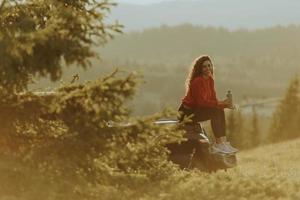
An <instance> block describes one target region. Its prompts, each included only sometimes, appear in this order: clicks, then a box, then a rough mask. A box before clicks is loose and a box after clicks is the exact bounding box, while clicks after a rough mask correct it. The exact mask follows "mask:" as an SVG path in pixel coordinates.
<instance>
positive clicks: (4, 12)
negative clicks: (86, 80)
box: [0, 0, 121, 90]
mask: <svg viewBox="0 0 300 200" xmlns="http://www.w3.org/2000/svg"><path fill="white" fill-rule="evenodd" d="M113 5H115V4H114V3H111V2H110V1H108V0H104V1H100V2H99V1H95V0H76V1H73V0H59V1H58V0H26V1H6V0H4V1H3V4H2V7H1V10H0V57H1V62H0V69H1V75H0V76H1V78H0V81H1V82H0V84H1V85H2V86H4V87H10V88H12V89H15V90H16V89H17V90H22V89H24V88H26V87H27V84H28V83H29V82H30V80H31V75H34V76H35V75H40V76H43V77H45V76H47V75H50V78H51V80H58V79H59V78H60V77H61V75H62V63H65V64H66V65H70V64H73V63H75V64H78V65H80V66H82V67H84V68H86V67H87V66H88V64H89V58H91V57H95V55H96V54H95V52H94V51H93V50H92V48H91V46H92V45H94V44H97V43H98V44H104V43H105V42H106V41H107V40H108V39H109V38H111V37H112V36H113V34H114V33H116V32H120V31H121V30H120V27H121V26H120V25H118V24H115V25H107V24H106V23H104V19H105V17H106V14H107V12H109V11H110V7H111V6H113Z"/></svg>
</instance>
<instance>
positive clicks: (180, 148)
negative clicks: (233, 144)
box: [155, 119, 237, 172]
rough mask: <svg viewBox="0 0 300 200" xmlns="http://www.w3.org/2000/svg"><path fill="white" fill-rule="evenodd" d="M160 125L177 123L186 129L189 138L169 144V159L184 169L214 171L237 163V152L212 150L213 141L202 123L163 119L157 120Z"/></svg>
mask: <svg viewBox="0 0 300 200" xmlns="http://www.w3.org/2000/svg"><path fill="white" fill-rule="evenodd" d="M155 124H158V125H175V126H178V127H180V128H183V129H184V132H185V134H184V137H185V138H186V139H187V140H186V141H183V142H181V143H171V144H168V145H167V148H168V149H169V150H170V156H169V159H170V160H171V161H172V162H174V163H176V164H178V165H179V166H180V168H182V169H199V170H202V171H207V172H213V171H216V170H219V169H225V170H226V169H228V168H232V167H235V166H236V165H237V158H236V154H235V153H232V154H223V153H215V152H213V151H212V144H213V141H211V139H210V138H209V137H208V135H207V133H206V131H205V130H204V128H203V127H202V125H201V123H190V124H186V125H183V126H182V125H180V126H179V123H178V121H177V120H170V119H162V120H158V121H156V122H155Z"/></svg>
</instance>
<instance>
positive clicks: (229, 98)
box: [226, 90, 234, 109]
mask: <svg viewBox="0 0 300 200" xmlns="http://www.w3.org/2000/svg"><path fill="white" fill-rule="evenodd" d="M226 97H227V100H228V101H229V104H230V106H229V108H230V109H234V106H233V99H232V93H231V91H230V90H228V91H227V95H226Z"/></svg>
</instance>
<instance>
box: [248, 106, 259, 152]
mask: <svg viewBox="0 0 300 200" xmlns="http://www.w3.org/2000/svg"><path fill="white" fill-rule="evenodd" d="M249 138H250V146H251V147H255V146H258V145H259V143H260V131H259V124H258V115H257V111H256V108H255V107H253V108H252V119H251V124H250V131H249Z"/></svg>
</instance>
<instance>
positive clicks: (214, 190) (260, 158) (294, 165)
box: [0, 139, 300, 200]
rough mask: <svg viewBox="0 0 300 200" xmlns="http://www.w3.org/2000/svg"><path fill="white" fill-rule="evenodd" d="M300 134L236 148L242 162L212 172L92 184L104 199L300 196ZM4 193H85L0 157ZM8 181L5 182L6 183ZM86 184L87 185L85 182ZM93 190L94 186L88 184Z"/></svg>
mask: <svg viewBox="0 0 300 200" xmlns="http://www.w3.org/2000/svg"><path fill="white" fill-rule="evenodd" d="M299 150H300V139H297V140H294V141H287V142H282V143H279V144H272V145H268V146H263V147H259V148H257V149H253V150H248V151H243V152H240V153H239V154H238V162H239V166H238V167H236V168H234V169H231V170H228V171H227V172H224V171H219V172H217V173H214V174H206V173H201V172H199V171H192V172H182V171H179V172H178V173H177V174H175V175H174V177H172V178H170V179H168V180H165V181H162V182H160V183H153V182H151V181H145V180H143V179H141V181H140V182H130V181H127V183H126V184H127V186H126V187H123V186H122V185H118V186H116V187H101V186H99V188H94V189H96V190H98V191H101V194H102V197H101V199H118V200H119V199H145V200H152V199H153V200H154V199H161V200H167V199H168V200H169V199H170V200H171V199H172V200H184V199H186V200H193V199H195V200H199V199H228V200H229V199H257V200H258V199H295V200H296V199H300V191H299V188H300V154H299ZM9 160H10V162H8V161H9ZM0 180H1V185H0V199H11V200H14V199H83V198H84V197H80V195H79V196H66V194H68V192H69V191H66V190H64V187H63V183H62V182H63V180H59V181H57V180H56V181H53V180H52V181H50V182H46V181H39V180H41V174H37V173H36V172H35V171H34V170H33V169H29V168H25V167H24V166H21V165H16V163H14V162H13V161H12V160H11V159H9V158H4V157H3V156H1V157H0ZM3 183H5V184H3ZM87 189H88V188H87ZM89 189H90V190H91V192H93V190H92V189H91V188H89Z"/></svg>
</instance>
